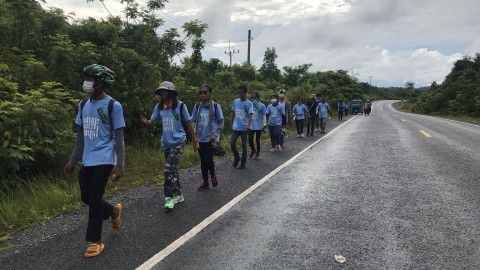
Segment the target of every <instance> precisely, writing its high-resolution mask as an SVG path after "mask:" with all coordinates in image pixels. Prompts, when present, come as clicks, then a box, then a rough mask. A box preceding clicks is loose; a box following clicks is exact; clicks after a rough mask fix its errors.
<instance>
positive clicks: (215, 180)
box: [212, 175, 218, 187]
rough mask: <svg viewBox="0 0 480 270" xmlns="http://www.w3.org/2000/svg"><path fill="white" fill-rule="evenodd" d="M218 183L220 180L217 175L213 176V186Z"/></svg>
mask: <svg viewBox="0 0 480 270" xmlns="http://www.w3.org/2000/svg"><path fill="white" fill-rule="evenodd" d="M217 185H218V180H217V177H216V176H215V175H213V176H212V186H213V187H216V186H217Z"/></svg>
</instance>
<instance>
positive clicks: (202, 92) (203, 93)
mask: <svg viewBox="0 0 480 270" xmlns="http://www.w3.org/2000/svg"><path fill="white" fill-rule="evenodd" d="M198 93H199V94H200V95H206V94H208V91H198Z"/></svg>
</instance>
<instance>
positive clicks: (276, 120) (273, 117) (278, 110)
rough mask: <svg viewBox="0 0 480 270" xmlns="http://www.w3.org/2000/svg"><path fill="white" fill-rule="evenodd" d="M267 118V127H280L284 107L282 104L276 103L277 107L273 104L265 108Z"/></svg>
mask: <svg viewBox="0 0 480 270" xmlns="http://www.w3.org/2000/svg"><path fill="white" fill-rule="evenodd" d="M267 114H268V115H269V116H268V125H269V126H281V125H282V115H285V107H283V105H282V104H280V103H278V104H277V106H273V104H270V105H268V107H267Z"/></svg>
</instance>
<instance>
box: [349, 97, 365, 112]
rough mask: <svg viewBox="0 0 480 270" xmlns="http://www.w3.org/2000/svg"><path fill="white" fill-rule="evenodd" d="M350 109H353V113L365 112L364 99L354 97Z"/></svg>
mask: <svg viewBox="0 0 480 270" xmlns="http://www.w3.org/2000/svg"><path fill="white" fill-rule="evenodd" d="M350 110H351V111H352V114H357V113H360V114H363V104H362V100H360V99H354V100H352V103H351V105H350Z"/></svg>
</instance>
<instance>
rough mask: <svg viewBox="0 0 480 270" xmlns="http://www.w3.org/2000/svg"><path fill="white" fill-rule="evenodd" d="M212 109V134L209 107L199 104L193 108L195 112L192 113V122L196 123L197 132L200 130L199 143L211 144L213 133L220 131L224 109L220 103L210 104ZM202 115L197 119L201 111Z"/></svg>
mask: <svg viewBox="0 0 480 270" xmlns="http://www.w3.org/2000/svg"><path fill="white" fill-rule="evenodd" d="M210 107H211V110H212V130H211V132H210V127H209V124H208V122H209V109H208V106H207V107H204V106H203V105H202V104H200V103H199V104H197V105H195V106H194V107H193V112H192V121H193V122H194V123H196V125H197V130H198V134H197V137H198V141H199V142H209V141H210V136H211V135H212V133H215V132H216V131H217V130H218V121H220V120H222V119H223V112H222V108H220V104H218V103H215V104H214V103H213V102H212V103H210ZM200 109H201V111H200V114H199V116H198V117H197V113H198V112H197V111H198V110H200ZM197 118H198V123H197Z"/></svg>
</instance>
